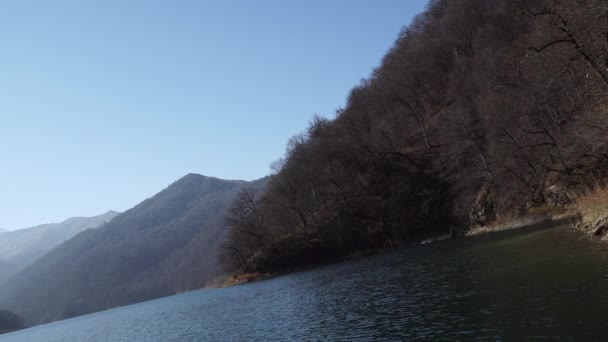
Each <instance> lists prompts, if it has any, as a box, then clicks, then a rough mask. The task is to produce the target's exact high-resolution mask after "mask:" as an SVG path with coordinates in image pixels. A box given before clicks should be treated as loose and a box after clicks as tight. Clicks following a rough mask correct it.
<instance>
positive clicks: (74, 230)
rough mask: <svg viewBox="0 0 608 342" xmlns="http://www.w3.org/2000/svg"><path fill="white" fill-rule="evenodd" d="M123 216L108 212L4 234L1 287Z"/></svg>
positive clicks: (0, 235)
mask: <svg viewBox="0 0 608 342" xmlns="http://www.w3.org/2000/svg"><path fill="white" fill-rule="evenodd" d="M118 214H119V213H117V212H115V211H108V212H106V213H104V214H102V215H98V216H94V217H73V218H70V219H67V220H65V221H63V222H61V223H50V224H43V225H39V226H36V227H32V228H26V229H20V230H15V231H2V232H1V233H0V283H2V282H4V281H5V280H6V279H7V278H8V277H10V276H11V275H13V274H15V273H16V272H18V271H19V270H22V269H24V268H25V267H27V266H28V265H30V264H31V263H32V262H34V261H35V260H37V259H38V258H40V257H41V256H43V255H44V254H46V253H48V252H49V251H50V250H51V249H53V248H55V247H57V246H58V245H60V244H61V243H63V242H65V241H67V240H69V239H71V238H72V237H73V236H74V235H76V234H78V233H80V232H82V231H83V230H86V229H90V228H97V227H99V226H100V225H102V224H104V223H106V222H108V221H110V220H111V219H112V218H114V217H115V216H116V215H118Z"/></svg>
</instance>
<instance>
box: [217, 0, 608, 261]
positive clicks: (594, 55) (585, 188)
mask: <svg viewBox="0 0 608 342" xmlns="http://www.w3.org/2000/svg"><path fill="white" fill-rule="evenodd" d="M606 4H607V1H606V0H586V1H571V0H555V1H553V0H552V1H547V0H526V1H513V0H492V1H487V0H432V1H429V3H428V5H427V9H426V11H425V12H424V13H421V14H420V15H418V16H417V17H416V18H415V19H414V20H413V21H412V23H411V25H409V26H408V27H405V28H404V29H403V30H402V31H401V33H400V34H399V36H398V37H397V39H396V41H395V43H394V45H393V46H392V47H391V48H390V49H389V50H388V52H387V54H386V55H385V56H384V58H383V59H382V63H381V64H380V65H379V66H378V67H377V68H375V69H374V71H373V72H372V74H371V75H370V76H369V77H368V78H366V79H364V80H362V81H361V82H360V83H359V84H358V85H356V86H355V87H354V88H353V89H352V91H351V92H350V94H349V96H348V99H347V102H346V105H345V106H344V107H343V108H340V109H339V110H338V111H337V112H336V113H335V116H334V117H333V118H332V119H328V118H321V117H317V118H314V119H313V120H312V121H311V123H310V125H309V127H308V128H307V129H306V130H305V131H304V132H303V133H302V134H299V135H296V136H295V137H294V138H293V139H291V141H290V142H289V145H288V148H287V149H286V154H285V156H284V157H283V158H281V159H280V163H278V165H276V166H277V168H276V171H277V172H276V173H275V174H274V175H273V178H272V180H271V181H270V182H269V184H268V186H267V187H266V191H265V193H263V194H260V195H259V196H256V198H257V199H259V200H260V202H259V203H257V204H256V205H252V204H251V202H252V201H236V202H235V205H236V206H237V210H235V214H236V215H235V216H234V217H232V218H229V222H230V223H231V226H230V233H229V237H230V238H229V241H227V247H229V248H230V251H231V254H229V255H227V257H226V264H227V265H228V266H229V267H231V268H232V269H233V270H234V271H235V272H261V273H265V272H277V271H282V270H289V269H293V268H296V267H301V266H308V265H309V264H319V263H323V262H326V261H327V260H328V259H336V258H344V257H347V256H349V255H351V254H352V253H353V252H358V251H369V250H384V249H392V248H394V247H395V246H397V245H410V244H411V243H415V242H417V241H421V240H425V239H428V238H434V237H441V236H446V235H447V236H452V237H455V236H456V235H458V234H459V233H464V232H465V231H466V230H468V229H470V228H472V227H477V226H501V225H504V224H506V223H509V222H512V221H516V220H520V219H525V220H528V219H532V218H534V219H536V220H538V219H545V218H546V217H549V216H550V215H560V214H563V213H564V212H565V211H566V210H570V209H571V207H572V204H573V203H575V202H577V201H580V200H581V199H582V197H581V196H583V195H586V194H590V193H591V192H593V191H594V190H595V191H598V194H599V195H602V191H604V192H605V190H603V189H605V188H606V185H607V184H608V139H606V132H608V125H607V123H608V120H607V119H608V111H607V108H608V97H607V96H606V94H608V50H607V49H606V46H607V44H606V43H607V37H608V36H607V34H606V22H607V20H608V12H607V11H606ZM250 197H252V196H250ZM587 203H595V204H594V205H596V206H597V208H596V209H592V210H590V209H591V208H587V207H586V206H587V205H589V204H587V205H583V208H584V209H582V210H581V212H582V213H583V215H586V216H587V218H586V221H587V222H589V223H590V224H589V226H588V227H587V228H582V229H585V230H590V231H591V232H593V234H595V235H598V236H601V235H604V234H606V232H608V230H607V229H606V222H607V221H606V220H607V219H608V218H607V217H608V213H606V209H605V208H602V206H604V207H605V205H606V204H605V203H606V199H605V197H604V198H602V196H591V197H588V198H587ZM600 213H601V215H602V216H603V218H602V220H599V219H598V217H600ZM258 217H263V218H264V220H259V221H258V220H257V218H258ZM252 222H253V224H252Z"/></svg>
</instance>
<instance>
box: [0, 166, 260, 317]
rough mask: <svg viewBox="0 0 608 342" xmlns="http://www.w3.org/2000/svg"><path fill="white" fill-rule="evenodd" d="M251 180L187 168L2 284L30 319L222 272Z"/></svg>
mask: <svg viewBox="0 0 608 342" xmlns="http://www.w3.org/2000/svg"><path fill="white" fill-rule="evenodd" d="M263 182H264V181H260V182H253V183H248V182H244V181H226V180H221V179H217V178H210V177H204V176H200V175H195V174H189V175H187V176H185V177H184V178H182V179H180V180H178V181H177V182H175V183H173V184H172V185H170V186H169V187H168V188H167V189H165V190H163V191H161V192H160V193H158V194H157V195H155V196H154V197H152V198H150V199H147V200H145V201H143V202H142V203H140V204H139V205H137V206H135V207H134V208H132V209H130V210H128V211H127V212H125V213H123V214H121V215H119V216H117V217H115V218H114V219H113V220H112V221H111V222H109V223H108V224H106V225H104V226H103V227H102V228H100V229H96V230H88V231H85V232H82V233H80V234H78V235H77V236H75V237H74V238H73V239H71V240H69V241H67V242H66V243H64V244H62V245H61V246H59V247H58V248H56V249H55V250H53V251H52V252H50V253H49V254H47V255H46V256H45V257H44V258H42V259H40V260H38V261H37V262H35V263H34V264H32V265H31V266H30V267H28V268H27V269H26V270H25V271H23V272H21V273H20V274H18V275H16V276H15V277H13V278H12V279H11V280H9V282H7V283H6V284H5V285H4V286H3V287H2V288H0V307H2V308H4V309H8V310H11V311H14V312H16V313H18V314H20V315H22V316H24V318H25V319H26V321H27V323H28V324H38V323H42V322H49V321H53V320H58V319H63V318H68V317H73V316H77V315H81V314H86V313H90V312H94V311H98V310H103V309H107V308H111V307H115V306H120V305H126V304H131V303H135V302H139V301H143V300H147V299H152V298H157V297H161V296H165V295H170V294H173V293H175V292H177V291H181V290H186V289H191V288H194V287H198V286H200V285H202V284H203V283H204V282H205V281H206V280H208V279H210V277H213V276H214V275H217V272H218V270H219V268H218V267H217V264H218V263H217V260H216V254H217V248H218V246H219V244H220V243H221V242H222V240H223V236H224V234H225V233H224V229H223V227H224V224H223V220H224V212H225V211H226V209H227V208H228V207H229V206H230V204H231V202H232V199H233V197H234V196H235V194H236V193H237V192H238V191H239V190H240V189H241V188H242V187H243V186H247V185H249V186H258V185H260V184H262V183H263Z"/></svg>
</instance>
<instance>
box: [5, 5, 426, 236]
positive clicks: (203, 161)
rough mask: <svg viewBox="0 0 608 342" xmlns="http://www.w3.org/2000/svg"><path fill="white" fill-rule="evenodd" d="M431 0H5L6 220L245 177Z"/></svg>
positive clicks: (261, 170) (323, 111)
mask: <svg viewBox="0 0 608 342" xmlns="http://www.w3.org/2000/svg"><path fill="white" fill-rule="evenodd" d="M425 4H426V0H304V1H300V0H298V1H296V0H290V1H279V0H274V1H270V0H257V1H253V0H241V1H237V0H234V1H233V0H228V1H226V0H223V1H220V0H217V1H204V0H198V1H197V0H192V1H182V0H164V1H157V0H98V1H92V0H73V1H67V0H57V1H47V0H39V1H29V0H7V1H2V2H0V46H1V47H0V51H1V52H0V80H1V82H0V158H1V162H0V227H2V228H9V229H19V228H25V227H29V226H33V225H37V224H41V223H47V222H57V221H61V220H63V219H66V218H68V217H71V216H89V215H96V214H101V213H103V212H105V211H107V210H109V209H113V210H118V211H124V210H126V209H128V208H130V207H132V206H133V205H135V204H137V203H139V202H140V201H142V200H144V199H145V198H148V197H150V196H152V195H154V194H155V193H156V192H158V191H160V190H162V189H163V188H165V187H166V186H167V185H169V184H170V183H171V182H173V181H175V180H177V179H178V178H180V177H182V176H184V175H185V174H187V173H189V172H193V173H200V174H203V175H208V176H215V177H220V178H227V179H245V180H252V179H256V178H259V177H262V176H265V175H266V174H268V173H269V164H270V163H271V162H272V161H273V160H276V159H278V158H279V157H281V155H282V154H283V152H284V149H285V143H286V142H287V140H288V139H289V137H290V136H292V135H294V134H296V133H298V132H300V131H302V130H303V129H304V128H305V127H306V125H307V123H308V121H309V120H310V118H311V117H312V116H313V115H314V114H315V113H317V114H319V115H323V116H327V117H332V116H333V114H334V111H335V109H336V108H339V107H341V106H343V105H344V102H345V98H346V96H347V95H348V92H349V90H350V88H351V87H353V86H354V85H356V84H357V83H358V82H359V80H360V79H361V78H363V77H367V76H368V75H369V74H370V72H371V70H372V68H373V67H375V66H377V65H378V64H379V62H380V59H381V58H382V56H383V55H384V53H385V52H386V51H387V49H388V48H389V47H390V46H391V44H392V43H393V41H394V40H395V38H396V36H397V34H398V32H399V30H400V29H401V27H402V26H403V25H406V24H408V23H409V22H410V20H411V19H412V17H413V16H414V15H415V14H417V13H419V12H421V11H422V10H423V9H424V6H425Z"/></svg>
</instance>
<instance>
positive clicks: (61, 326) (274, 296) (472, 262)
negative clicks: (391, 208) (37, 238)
mask: <svg viewBox="0 0 608 342" xmlns="http://www.w3.org/2000/svg"><path fill="white" fill-rule="evenodd" d="M607 290H608V249H607V246H605V245H604V244H599V243H595V242H592V241H590V240H589V239H587V238H585V237H582V236H580V235H577V234H575V233H571V232H569V231H567V229H566V228H564V227H558V228H551V229H544V230H538V229H530V230H528V231H517V232H516V231H512V232H505V233H500V234H495V235H491V236H480V237H474V238H468V239H462V240H456V241H445V242H441V243H436V244H432V245H426V246H423V247H418V248H412V249H408V250H404V251H399V252H395V253H389V254H385V255H381V256H377V257H372V258H367V259H362V260H357V261H353V262H347V263H342V264H338V265H333V266H328V267H324V268H320V269H317V270H312V271H308V272H302V273H297V274H291V275H287V276H283V277H278V278H275V279H270V280H267V281H261V282H258V283H254V284H250V285H244V286H237V287H232V288H227V289H220V290H206V291H196V292H192V293H187V294H183V295H179V296H174V297H169V298H164V299H160V300H156V301H151V302H147V303H142V304H139V305H133V306H129V307H125V308H118V309H114V310H109V311H106V312H101V313H97V314H93V315H89V316H84V317H80V318H76V319H71V320H67V321H63V322H57V323H54V324H49V325H45V326H39V327H35V328H33V329H29V330H25V331H22V332H17V333H14V334H8V335H4V336H2V337H0V341H20V342H25V341H27V342H29V341H34V342H37V341H84V342H87V341H129V342H135V341H205V340H208V341H218V340H231V341H234V340H264V341H265V340H344V341H352V340H369V339H374V340H442V339H443V340H471V339H479V340H499V341H501V340H505V341H510V340H514V339H522V338H530V339H544V338H552V337H553V338H556V337H559V338H561V339H566V340H569V339H570V340H598V339H603V338H604V337H605V336H606V333H608V324H607V323H608V317H607V316H606V315H605V313H607V312H608V311H607V310H606V309H608V291H607Z"/></svg>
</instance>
